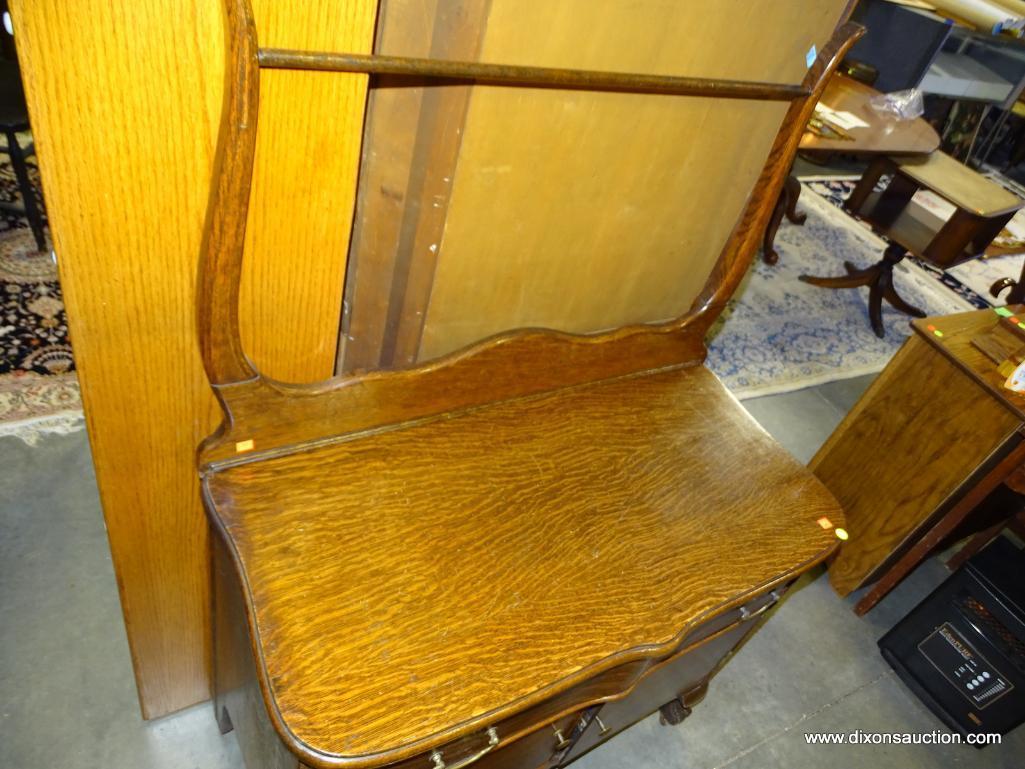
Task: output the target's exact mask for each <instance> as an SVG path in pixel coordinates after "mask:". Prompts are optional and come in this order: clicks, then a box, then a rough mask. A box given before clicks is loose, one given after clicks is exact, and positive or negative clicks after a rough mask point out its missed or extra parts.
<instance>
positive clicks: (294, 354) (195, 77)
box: [11, 0, 375, 717]
mask: <svg viewBox="0 0 1025 769" xmlns="http://www.w3.org/2000/svg"><path fill="white" fill-rule="evenodd" d="M253 4H254V8H255V13H256V18H257V24H258V27H259V29H260V33H261V35H262V36H263V42H264V43H266V44H269V45H280V46H290V45H308V46H321V47H325V46H326V47H330V48H339V49H348V50H354V51H367V50H369V48H370V46H371V40H372V35H373V24H374V13H375V3H373V2H371V1H370V0H307V1H306V2H302V3H297V2H291V1H290V0H254V3H253ZM11 5H12V14H13V18H14V24H15V37H16V40H17V42H18V47H19V56H20V58H21V63H22V71H23V73H24V76H25V79H26V86H27V92H28V101H29V109H30V113H31V118H32V124H33V129H34V132H35V138H36V141H37V146H38V150H39V163H40V169H41V172H42V177H43V186H44V188H45V190H46V196H47V203H48V206H49V216H50V222H51V226H52V230H53V233H52V234H53V240H54V243H55V248H56V251H57V254H58V259H59V266H60V274H61V282H62V285H63V288H64V293H65V301H66V305H67V310H68V320H69V323H70V328H71V339H72V344H73V347H74V354H75V360H76V363H77V365H78V371H79V379H80V382H81V385H82V397H83V400H84V403H85V409H86V417H87V422H88V428H89V438H90V443H91V447H92V452H93V459H94V463H95V466H96V476H97V480H98V483H99V489H100V495H101V500H102V503H103V509H104V515H105V518H106V523H107V530H108V533H109V538H110V545H111V550H112V553H113V559H114V567H115V570H116V572H117V577H118V582H119V586H120V589H121V601H122V608H123V611H124V616H125V622H126V626H127V629H128V639H129V643H130V646H131V651H132V658H133V664H134V667H135V673H136V680H137V682H138V686H139V695H140V701H141V703H142V708H143V713H144V714H145V715H146V716H148V717H152V716H158V715H161V714H163V713H167V712H170V711H173V710H176V709H178V708H181V707H184V706H186V705H190V704H192V703H194V702H197V701H199V700H202V699H205V698H206V697H207V696H208V679H207V657H208V647H209V608H210V601H209V554H208V550H207V525H206V521H205V517H204V514H203V511H202V506H201V503H200V499H199V493H198V481H197V477H196V470H195V450H196V446H197V444H198V443H199V441H200V440H201V439H202V438H204V437H205V436H206V435H208V434H209V433H210V432H211V430H213V429H214V427H215V426H216V424H217V420H218V418H219V414H218V409H217V407H216V404H215V402H214V399H213V396H212V394H211V392H210V389H209V387H208V385H207V382H206V379H205V376H204V374H203V369H202V365H201V363H200V356H199V352H198V347H197V338H196V327H195V326H196V321H195V297H194V292H195V277H196V265H197V258H198V254H199V244H200V236H201V232H202V227H203V221H204V216H205V209H206V203H207V195H208V188H209V180H210V171H211V163H212V159H213V150H214V142H215V139H216V135H217V127H218V121H219V118H220V111H221V98H222V92H223V91H222V89H223V83H224V31H223V20H222V17H221V6H220V3H216V2H199V3H196V2H186V0H77V1H76V2H74V3H67V2H61V1H60V0H13V2H12V3H11ZM364 88H365V78H363V77H360V76H351V75H344V74H327V73H317V74H307V75H296V74H294V73H281V72H273V73H267V77H266V79H265V81H264V87H263V89H262V98H263V106H262V109H261V116H260V117H261V122H260V127H259V146H258V158H259V160H258V166H257V169H256V180H255V187H254V191H253V195H254V198H253V200H254V205H253V209H252V211H251V217H250V235H251V236H252V239H253V241H254V242H256V243H259V247H258V248H254V249H252V253H250V254H249V255H248V256H247V259H248V264H247V267H246V275H245V279H244V283H243V293H244V301H243V305H242V317H243V332H244V337H245V341H246V344H247V347H248V350H249V352H250V353H251V355H252V356H253V357H254V358H255V359H256V361H257V363H258V365H259V366H260V368H261V370H263V371H265V372H267V373H268V374H270V375H271V376H275V377H279V378H284V379H293V380H316V379H321V378H324V377H326V376H328V375H329V374H330V373H331V370H332V368H333V359H334V354H335V340H336V339H337V323H338V317H339V308H340V303H341V302H340V299H341V291H342V281H343V277H344V265H345V247H346V241H347V238H348V227H349V222H350V220H351V214H352V197H353V188H354V184H355V164H356V161H357V145H358V142H359V137H360V131H361V127H362V104H363V93H364Z"/></svg>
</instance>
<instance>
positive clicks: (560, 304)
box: [413, 0, 846, 359]
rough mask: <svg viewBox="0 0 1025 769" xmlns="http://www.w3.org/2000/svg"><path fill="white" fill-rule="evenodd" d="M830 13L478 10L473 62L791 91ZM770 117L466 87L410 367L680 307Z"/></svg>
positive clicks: (764, 109)
mask: <svg viewBox="0 0 1025 769" xmlns="http://www.w3.org/2000/svg"><path fill="white" fill-rule="evenodd" d="M845 5H846V3H845V2H844V0H816V2H813V3H810V2H807V1H806V0H786V1H785V2H756V3H751V2H746V1H745V0H695V1H692V2H686V3H680V2H676V1H675V0H647V2H642V3H624V2H619V1H618V0H564V2H560V3H557V4H552V3H548V2H544V0H492V3H491V10H490V14H489V17H488V22H487V28H486V31H485V34H484V40H483V42H482V44H481V59H483V60H486V61H492V62H508V63H531V64H538V65H544V66H554V67H584V68H592V69H607V70H622V71H639V72H652V73H660V74H681V75H695V76H705V77H724V78H738V79H746V80H770V81H778V82H789V83H797V82H799V81H800V79H801V77H802V76H803V74H804V72H805V70H806V68H807V64H806V58H805V57H806V54H807V53H808V50H809V49H810V48H811V46H812V45H815V46H817V47H821V46H822V45H823V44H824V43H825V41H826V40H827V39H828V38H829V36H830V34H831V33H832V31H833V28H834V26H835V25H836V23H837V21H838V19H839V18H840V17H841V15H842V13H843V11H844V6H845ZM784 109H785V107H784V105H781V104H777V103H767V102H766V103H750V102H748V103H743V102H736V101H727V100H714V99H700V98H692V97H650V96H645V95H634V94H614V93H585V92H562V91H554V90H546V89H522V88H517V89H512V88H498V87H480V88H476V89H475V90H474V92H473V94H472V96H471V99H470V106H469V110H468V113H467V118H466V124H465V126H464V127H463V132H462V146H461V150H460V154H459V160H458V165H457V168H456V172H455V175H454V177H453V178H452V179H451V183H452V190H451V196H450V200H449V206H448V215H447V219H446V224H445V229H444V234H443V236H442V238H441V240H440V242H432V243H423V244H422V247H421V251H422V253H421V252H418V253H414V254H413V258H414V259H421V258H423V259H431V258H433V256H434V255H435V254H436V258H437V267H436V270H435V274H434V281H433V288H432V292H431V294H430V304H429V307H428V308H427V309H426V322H425V325H424V328H423V335H422V342H421V346H420V359H426V358H431V357H435V356H437V355H440V354H442V353H445V352H448V351H451V350H453V349H456V348H459V347H461V346H463V345H465V344H467V343H469V342H471V341H473V340H476V339H479V338H481V337H484V336H488V335H490V334H492V333H495V332H498V331H501V330H505V329H509V328H514V327H518V326H534V325H536V326H547V327H555V328H559V329H562V330H569V331H577V332H581V331H595V330H599V329H605V328H611V327H615V326H619V325H623V324H628V323H635V322H645V321H654V320H662V319H666V318H670V317H673V316H676V315H679V314H681V313H682V312H683V311H685V310H686V309H687V308H688V306H689V305H690V302H691V301H692V300H693V299H694V297H695V295H696V294H697V292H698V291H699V290H700V287H701V286H702V285H703V283H704V281H705V279H706V277H707V275H708V272H709V271H710V269H711V266H712V264H713V263H714V261H715V259H716V257H717V256H718V254H719V251H720V249H721V248H722V246H723V244H724V242H725V241H726V238H727V236H728V234H729V232H730V230H731V229H732V227H733V226H734V224H735V222H736V220H737V216H738V214H739V211H740V208H741V206H742V205H743V203H744V201H745V200H746V199H747V197H748V195H749V194H750V191H751V187H752V185H753V184H754V181H755V177H756V175H757V173H758V171H759V170H760V168H761V163H762V161H763V160H764V158H765V156H766V154H767V153H768V150H769V146H770V144H771V142H772V139H773V137H774V135H775V132H776V130H777V129H778V127H779V124H780V121H781V119H782V116H783V112H784Z"/></svg>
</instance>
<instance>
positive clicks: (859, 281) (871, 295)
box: [800, 243, 925, 339]
mask: <svg viewBox="0 0 1025 769" xmlns="http://www.w3.org/2000/svg"><path fill="white" fill-rule="evenodd" d="M906 255H907V251H905V250H904V247H903V246H900V245H898V244H897V243H892V244H890V246H889V247H888V248H887V249H886V251H885V252H883V258H882V259H880V260H879V261H878V262H876V263H875V264H873V265H872V266H871V267H866V268H865V269H859V268H858V267H856V266H854V265H853V264H851V263H850V262H844V269H846V270H847V274H846V275H841V276H839V277H835V278H820V277H815V276H813V275H801V276H800V280H802V281H804V282H805V283H810V284H811V285H813V286H820V287H822V288H859V287H861V286H868V289H869V291H868V318H869V322H870V323H871V324H872V330H873V331H874V332H875V335H876V336H877V337H879V338H880V339H882V338H883V336H884V335H885V333H886V332H885V329H884V328H883V300H884V299H885V300H886V301H887V302H889V303H890V304H892V305H893V306H894V307H895V308H897V309H898V310H900V311H901V312H905V313H907V314H909V315H914V316H915V317H917V318H924V317H925V313H924V312H922V311H921V310H920V309H918V308H917V307H915V306H914V305H912V304H909V303H908V302H907V301H906V300H905V299H904V298H903V297H902V296H901V295H900V294H898V293H897V289H896V288H894V285H893V266H894V265H895V264H897V263H898V262H900V260H901V259H903V258H904V257H905V256H906Z"/></svg>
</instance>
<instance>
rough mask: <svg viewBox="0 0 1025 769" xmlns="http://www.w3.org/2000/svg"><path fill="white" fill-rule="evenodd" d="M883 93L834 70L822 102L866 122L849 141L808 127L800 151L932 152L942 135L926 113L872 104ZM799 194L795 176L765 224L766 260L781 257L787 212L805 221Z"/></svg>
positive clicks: (820, 154)
mask: <svg viewBox="0 0 1025 769" xmlns="http://www.w3.org/2000/svg"><path fill="white" fill-rule="evenodd" d="M878 95H879V91H877V90H876V89H875V88H873V87H872V86H870V85H866V84H865V83H862V82H859V81H857V80H855V79H854V78H852V77H847V76H845V75H844V74H843V73H840V72H838V73H837V74H835V75H834V76H833V78H832V80H830V81H829V85H827V86H826V91H825V93H823V94H822V98H821V99H819V102H820V103H821V104H824V105H825V106H827V107H829V108H830V109H834V110H836V111H837V112H850V113H851V114H853V115H855V116H857V117H858V118H860V119H861V120H862V121H863V122H864V123H865V125H864V126H857V127H855V128H851V129H849V130H848V131H847V134H848V135H849V136H850V140H844V139H830V138H827V137H825V136H817V135H815V134H814V133H812V132H811V131H808V130H806V131H805V132H804V134H803V135H802V136H801V143H800V145H799V149H800V152H801V154H802V155H814V156H818V157H829V156H830V155H833V154H835V153H841V152H842V153H843V154H845V155H858V156H877V155H883V154H885V155H927V154H929V153H930V152H934V151H935V150H936V149H937V148H938V147H939V146H940V136H939V134H937V133H936V130H935V129H934V128H933V127H932V126H931V125H929V124H928V123H927V122H925V121H924V120H923V119H922V118H915V119H914V120H894V119H892V118H889V117H887V116H885V115H882V114H880V113H879V112H877V111H876V110H875V109H873V108H872V106H871V101H872V98H873V97H875V96H878ZM800 195H801V183H800V182H799V181H798V180H797V177H795V176H790V177H788V178H787V182H786V184H785V185H784V187H783V189H782V190H781V191H780V195H779V200H778V201H777V202H776V208H775V209H774V211H773V214H772V218H771V219H770V220H769V225H768V227H766V228H765V236H764V238H763V241H762V259H763V260H764V261H765V263H766V264H775V263H776V262H777V261H778V260H779V256H778V254H777V253H776V249H775V246H774V242H775V239H776V231H777V230H778V229H779V225H780V223H781V222H782V221H783V216H784V214H785V215H786V217H787V220H788V221H790V222H793V223H794V224H804V221H805V215H804V214H802V213H800V212H798V211H797V200H798V198H799V197H800Z"/></svg>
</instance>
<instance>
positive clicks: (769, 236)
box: [762, 187, 787, 264]
mask: <svg viewBox="0 0 1025 769" xmlns="http://www.w3.org/2000/svg"><path fill="white" fill-rule="evenodd" d="M786 198H787V191H786V187H784V188H783V189H782V190H780V193H779V198H778V199H777V200H776V207H775V208H773V209H772V216H770V217H769V223H768V225H766V227H765V236H764V237H763V238H762V261H763V262H765V263H766V264H775V263H776V262H778V261H779V254H777V253H776V247H775V240H776V231H777V230H779V225H780V222H782V221H783V212H784V211H785V210H786V206H787V201H786Z"/></svg>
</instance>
